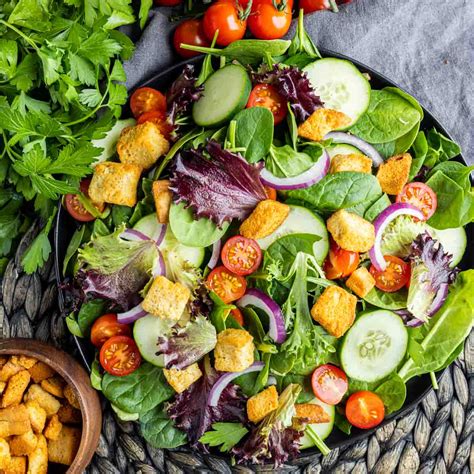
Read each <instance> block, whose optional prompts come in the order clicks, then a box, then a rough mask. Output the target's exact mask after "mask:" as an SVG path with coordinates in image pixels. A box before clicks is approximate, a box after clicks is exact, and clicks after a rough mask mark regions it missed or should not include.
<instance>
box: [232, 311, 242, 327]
mask: <svg viewBox="0 0 474 474" xmlns="http://www.w3.org/2000/svg"><path fill="white" fill-rule="evenodd" d="M230 315H231V316H232V317H233V318H234V319H235V320H236V321H237V322H238V323H239V324H240V325H241V326H243V325H244V324H245V322H244V316H243V314H242V311H240V309H239V308H234V309H233V310H231V312H230Z"/></svg>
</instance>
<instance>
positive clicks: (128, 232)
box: [120, 229, 150, 242]
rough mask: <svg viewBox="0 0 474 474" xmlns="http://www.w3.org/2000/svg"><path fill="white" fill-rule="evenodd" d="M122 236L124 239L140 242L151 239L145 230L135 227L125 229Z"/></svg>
mask: <svg viewBox="0 0 474 474" xmlns="http://www.w3.org/2000/svg"><path fill="white" fill-rule="evenodd" d="M120 238H121V239H124V240H132V241H134V242H139V241H143V240H150V237H148V236H146V235H145V234H144V233H143V232H140V231H139V230H135V229H125V230H124V231H123V232H122V233H121V234H120Z"/></svg>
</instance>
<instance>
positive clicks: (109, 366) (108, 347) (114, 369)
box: [99, 336, 142, 377]
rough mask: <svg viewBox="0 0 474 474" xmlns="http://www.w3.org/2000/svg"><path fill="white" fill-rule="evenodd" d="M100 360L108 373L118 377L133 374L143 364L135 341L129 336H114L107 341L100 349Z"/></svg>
mask: <svg viewBox="0 0 474 474" xmlns="http://www.w3.org/2000/svg"><path fill="white" fill-rule="evenodd" d="M99 359H100V365H101V366H102V367H103V369H104V370H105V371H106V372H108V373H109V374H111V375H116V376H118V377H121V376H123V375H128V374H131V373H132V372H134V371H135V370H137V369H138V367H139V366H140V364H141V362H142V357H141V355H140V351H139V350H138V347H137V345H136V344H135V341H134V340H133V339H132V338H131V337H128V336H114V337H111V338H109V339H107V340H106V341H105V342H104V344H103V346H102V348H101V349H100V354H99Z"/></svg>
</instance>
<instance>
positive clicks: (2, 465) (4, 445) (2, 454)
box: [0, 438, 11, 469]
mask: <svg viewBox="0 0 474 474" xmlns="http://www.w3.org/2000/svg"><path fill="white" fill-rule="evenodd" d="M10 460H11V453H10V445H9V444H8V442H7V441H6V440H4V439H2V438H0V469H7V467H8V466H9V464H10Z"/></svg>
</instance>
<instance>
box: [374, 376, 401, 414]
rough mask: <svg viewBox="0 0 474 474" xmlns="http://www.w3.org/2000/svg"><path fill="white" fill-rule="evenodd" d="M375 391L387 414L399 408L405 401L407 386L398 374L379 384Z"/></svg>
mask: <svg viewBox="0 0 474 474" xmlns="http://www.w3.org/2000/svg"><path fill="white" fill-rule="evenodd" d="M375 393H376V394H377V395H378V396H379V397H380V398H381V399H382V401H383V404H384V405H385V413H386V414H387V415H389V414H390V413H393V412H395V411H397V410H400V408H401V407H402V406H403V404H404V403H405V399H406V396H407V387H406V385H405V382H404V381H403V380H402V379H401V378H400V377H399V376H398V375H394V376H392V377H390V378H389V379H388V380H386V381H385V382H383V383H382V384H381V385H379V386H378V387H377V388H376V390H375Z"/></svg>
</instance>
